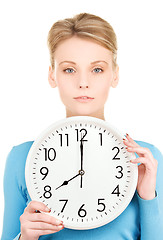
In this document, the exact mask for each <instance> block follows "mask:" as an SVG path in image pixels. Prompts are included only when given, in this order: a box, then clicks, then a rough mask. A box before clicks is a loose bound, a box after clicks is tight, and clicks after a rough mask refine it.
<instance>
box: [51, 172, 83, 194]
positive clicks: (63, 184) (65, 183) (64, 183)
mask: <svg viewBox="0 0 163 240" xmlns="http://www.w3.org/2000/svg"><path fill="white" fill-rule="evenodd" d="M79 175H81V174H80V172H79V173H78V174H77V175H75V176H74V177H72V178H70V179H69V180H68V181H67V180H65V181H64V182H63V183H62V184H61V185H60V186H59V187H57V188H56V189H55V190H57V189H58V188H60V187H62V186H65V185H68V183H69V182H70V181H71V180H72V179H74V178H76V177H77V176H79Z"/></svg>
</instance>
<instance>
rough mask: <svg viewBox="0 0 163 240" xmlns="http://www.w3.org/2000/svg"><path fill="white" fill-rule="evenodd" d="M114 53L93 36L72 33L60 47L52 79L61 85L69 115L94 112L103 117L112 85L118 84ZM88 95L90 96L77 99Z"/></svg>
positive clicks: (53, 82) (63, 100)
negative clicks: (80, 36)
mask: <svg viewBox="0 0 163 240" xmlns="http://www.w3.org/2000/svg"><path fill="white" fill-rule="evenodd" d="M118 71H119V69H118V66H117V68H116V69H115V71H113V66H112V53H111V51H109V50H107V49H106V48H104V47H103V46H101V45H99V44H97V43H96V42H94V41H92V40H87V39H81V38H79V37H76V36H73V37H72V38H70V39H67V40H64V41H63V42H61V43H60V45H59V46H58V47H57V50H56V52H55V58H54V70H52V68H51V67H49V83H50V85H51V86H52V87H53V88H54V87H56V86H57V87H58V90H59V94H60V98H61V100H62V102H63V104H64V105H65V108H66V116H67V117H71V116H92V117H97V118H101V119H103V120H104V104H105V102H106V100H107V97H108V93H109V90H110V87H116V86H117V84H118ZM81 96H87V97H89V98H91V99H76V98H78V97H81Z"/></svg>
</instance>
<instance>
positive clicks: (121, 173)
mask: <svg viewBox="0 0 163 240" xmlns="http://www.w3.org/2000/svg"><path fill="white" fill-rule="evenodd" d="M116 168H120V170H119V171H118V173H120V176H115V177H116V178H118V179H120V178H122V177H123V172H122V171H123V167H122V166H117V167H116Z"/></svg>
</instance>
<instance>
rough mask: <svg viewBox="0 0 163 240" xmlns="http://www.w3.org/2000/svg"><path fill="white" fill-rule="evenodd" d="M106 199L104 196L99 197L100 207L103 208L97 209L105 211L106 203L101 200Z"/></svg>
mask: <svg viewBox="0 0 163 240" xmlns="http://www.w3.org/2000/svg"><path fill="white" fill-rule="evenodd" d="M104 200H105V199H104V198H99V199H98V205H100V208H101V209H97V211H98V212H103V211H104V210H105V208H106V206H105V204H104V203H103V202H101V201H104Z"/></svg>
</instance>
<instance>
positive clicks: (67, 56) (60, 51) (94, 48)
mask: <svg viewBox="0 0 163 240" xmlns="http://www.w3.org/2000/svg"><path fill="white" fill-rule="evenodd" d="M54 60H55V62H56V63H58V64H59V63H60V62H62V61H65V60H67V61H74V62H81V63H82V62H84V63H85V62H94V61H98V60H103V61H106V62H108V61H111V60H112V52H111V51H110V50H108V49H106V48H105V47H103V46H101V45H100V44H98V43H97V42H95V41H93V40H91V39H83V38H79V37H76V36H73V37H71V38H69V39H66V40H64V41H62V42H61V43H60V44H59V45H58V47H57V49H56V52H55V58H54Z"/></svg>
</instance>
